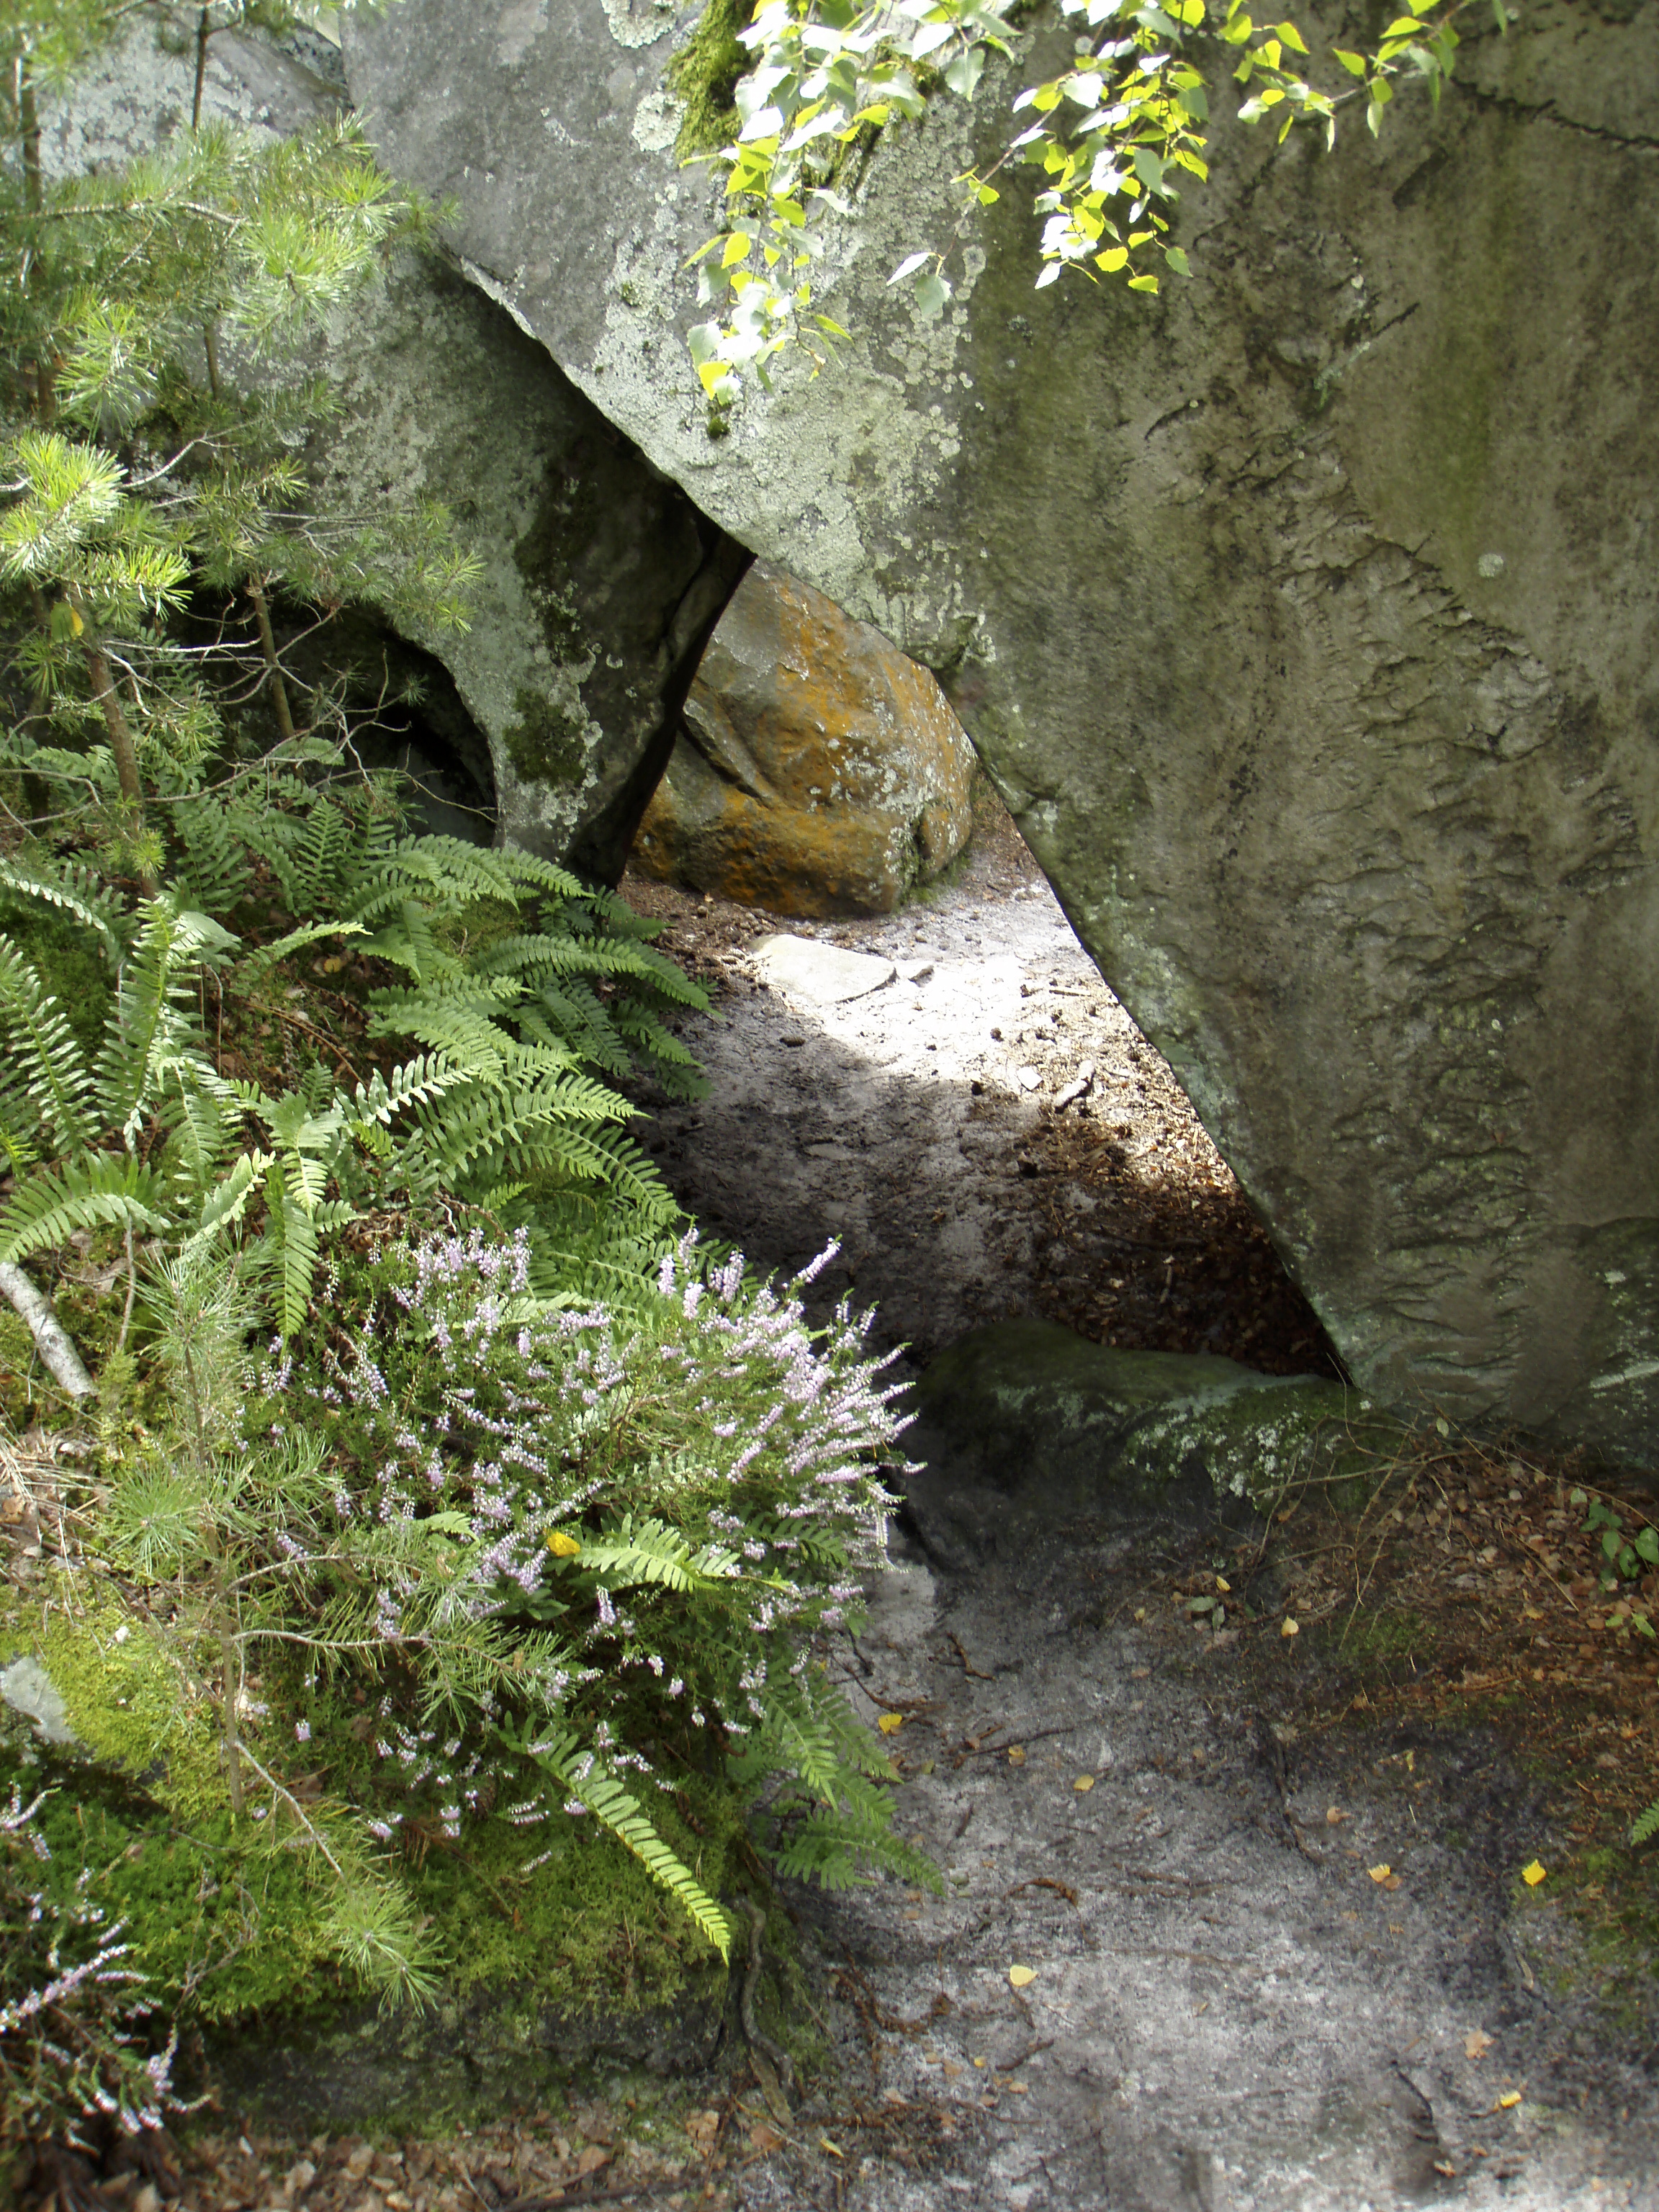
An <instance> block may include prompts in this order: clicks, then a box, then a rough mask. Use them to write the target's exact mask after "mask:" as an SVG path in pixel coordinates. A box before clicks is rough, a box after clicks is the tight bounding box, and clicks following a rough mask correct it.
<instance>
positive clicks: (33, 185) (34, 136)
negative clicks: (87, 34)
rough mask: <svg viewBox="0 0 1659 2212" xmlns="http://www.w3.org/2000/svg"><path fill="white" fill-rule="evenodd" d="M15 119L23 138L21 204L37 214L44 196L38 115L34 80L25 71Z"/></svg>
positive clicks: (31, 212) (32, 213)
mask: <svg viewBox="0 0 1659 2212" xmlns="http://www.w3.org/2000/svg"><path fill="white" fill-rule="evenodd" d="M17 121H18V124H19V126H20V128H21V133H22V139H23V205H24V206H25V207H26V208H27V210H28V211H29V213H30V214H31V215H39V214H40V209H41V204H42V203H43V200H44V198H45V191H44V179H43V178H42V175H41V171H40V111H39V109H38V108H37V107H36V106H35V104H34V80H33V78H32V77H31V76H28V75H27V72H26V73H25V75H24V77H23V81H22V83H21V87H20V88H19V91H18V96H17Z"/></svg>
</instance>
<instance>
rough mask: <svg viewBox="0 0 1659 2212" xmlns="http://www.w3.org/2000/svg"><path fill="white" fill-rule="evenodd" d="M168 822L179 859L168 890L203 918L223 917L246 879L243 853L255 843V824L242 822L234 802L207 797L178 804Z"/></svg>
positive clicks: (207, 794) (247, 872) (208, 794)
mask: <svg viewBox="0 0 1659 2212" xmlns="http://www.w3.org/2000/svg"><path fill="white" fill-rule="evenodd" d="M172 820H173V831H174V834H175V835H176V836H177V837H178V839H179V843H180V844H181V845H182V846H183V848H184V856H185V858H184V866H182V867H181V868H179V870H178V871H177V872H176V873H175V875H174V878H173V884H174V888H175V889H176V890H179V891H180V892H182V893H184V894H185V895H186V896H188V897H189V899H190V901H191V904H192V905H195V906H197V907H199V908H201V909H202V911H203V912H204V914H228V913H229V911H230V909H231V908H233V907H234V905H235V904H236V902H237V901H238V900H239V899H240V897H241V896H242V895H243V893H244V892H245V891H246V889H247V886H248V883H249V880H250V878H251V877H252V869H251V868H250V866H249V865H248V858H247V850H248V847H249V846H250V845H256V846H257V843H258V823H257V820H252V821H251V820H248V819H246V818H244V810H243V809H242V808H241V807H240V805H238V804H237V803H236V801H235V799H234V798H233V799H231V800H230V801H229V802H227V801H226V800H225V799H222V798H221V797H220V796H219V794H218V793H213V792H204V793H200V794H199V795H198V796H196V797H194V798H190V799H180V800H179V801H178V803H177V804H176V805H174V807H173V814H172Z"/></svg>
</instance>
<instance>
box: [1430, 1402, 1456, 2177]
mask: <svg viewBox="0 0 1659 2212" xmlns="http://www.w3.org/2000/svg"><path fill="white" fill-rule="evenodd" d="M1435 1426H1436V1427H1437V1428H1438V1429H1444V1427H1445V1423H1444V1422H1443V1421H1437V1422H1436V1424H1435ZM1434 2170H1435V2172H1437V2173H1443V2174H1444V2175H1445V2177H1446V2179H1447V2180H1448V2181H1449V2180H1450V2179H1452V2177H1453V2175H1454V2174H1455V2172H1457V2168H1456V2167H1455V2166H1454V2165H1453V2164H1452V2162H1451V2160H1449V2158H1437V2159H1436V2160H1435V2162H1434Z"/></svg>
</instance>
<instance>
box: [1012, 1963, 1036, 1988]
mask: <svg viewBox="0 0 1659 2212" xmlns="http://www.w3.org/2000/svg"><path fill="white" fill-rule="evenodd" d="M1008 1979H1009V1980H1010V1981H1011V1982H1012V1984H1013V1985H1014V1987H1015V1988H1016V1989H1017V1990H1027V1989H1030V1986H1031V1984H1032V1983H1033V1982H1034V1981H1036V1968H1035V1967H1034V1966H1010V1967H1009V1969H1008Z"/></svg>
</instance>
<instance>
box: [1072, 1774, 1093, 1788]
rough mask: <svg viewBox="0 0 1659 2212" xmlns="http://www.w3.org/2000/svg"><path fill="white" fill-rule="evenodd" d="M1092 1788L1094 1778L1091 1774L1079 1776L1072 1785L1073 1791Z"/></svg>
mask: <svg viewBox="0 0 1659 2212" xmlns="http://www.w3.org/2000/svg"><path fill="white" fill-rule="evenodd" d="M1094 1786H1095V1778H1094V1776H1093V1775H1092V1774H1079V1777H1078V1778H1077V1780H1076V1781H1075V1782H1074V1783H1073V1784H1072V1787H1073V1790H1092V1789H1093V1788H1094Z"/></svg>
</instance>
